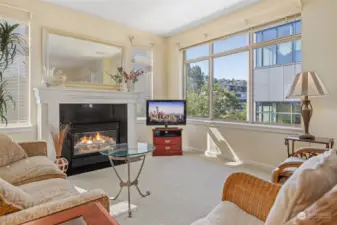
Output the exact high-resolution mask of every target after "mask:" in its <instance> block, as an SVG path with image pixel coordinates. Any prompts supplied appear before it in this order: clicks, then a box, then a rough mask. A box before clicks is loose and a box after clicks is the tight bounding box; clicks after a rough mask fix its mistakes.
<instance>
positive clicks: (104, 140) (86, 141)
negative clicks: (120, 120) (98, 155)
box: [75, 132, 116, 153]
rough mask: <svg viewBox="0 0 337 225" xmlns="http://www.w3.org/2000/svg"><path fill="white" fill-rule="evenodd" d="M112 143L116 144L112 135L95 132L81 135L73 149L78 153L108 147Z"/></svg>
mask: <svg viewBox="0 0 337 225" xmlns="http://www.w3.org/2000/svg"><path fill="white" fill-rule="evenodd" d="M113 144H116V142H115V140H114V138H113V137H109V136H104V135H102V134H100V133H99V132H97V133H96V135H89V136H83V137H81V138H80V139H79V141H78V142H77V143H76V144H75V149H76V150H77V151H78V152H79V153H90V152H95V151H102V150H106V149H110V148H111V145H113Z"/></svg>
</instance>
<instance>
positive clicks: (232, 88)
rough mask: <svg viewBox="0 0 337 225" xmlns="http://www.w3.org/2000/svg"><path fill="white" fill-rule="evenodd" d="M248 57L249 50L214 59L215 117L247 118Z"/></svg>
mask: <svg viewBox="0 0 337 225" xmlns="http://www.w3.org/2000/svg"><path fill="white" fill-rule="evenodd" d="M248 58H249V52H240V53H237V54H233V55H227V56H222V57H218V58H215V59H214V66H213V68H214V78H213V96H214V97H213V99H214V101H213V102H214V106H213V108H214V109H213V112H214V118H216V119H230V120H246V105H247V82H248V76H249V69H248V68H249V65H248V64H249V60H248ZM238 63H240V64H241V66H237V64H238Z"/></svg>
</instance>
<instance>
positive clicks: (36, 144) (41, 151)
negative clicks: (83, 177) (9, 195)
mask: <svg viewBox="0 0 337 225" xmlns="http://www.w3.org/2000/svg"><path fill="white" fill-rule="evenodd" d="M2 137H3V136H2ZM3 138H4V137H3ZM1 144H2V143H0V145H1ZM18 144H19V146H21V148H22V149H23V150H24V151H25V155H24V156H23V157H22V158H21V159H20V160H15V162H12V163H10V164H8V165H5V166H0V178H2V179H4V180H6V181H7V182H8V183H10V184H13V185H16V186H18V185H23V184H27V183H31V182H35V181H41V180H46V179H51V178H66V174H64V173H63V172H62V171H61V170H60V169H59V168H58V167H57V165H56V164H55V163H54V162H53V161H52V160H51V159H49V158H48V157H47V143H46V142H45V141H33V142H23V143H18ZM0 147H1V149H3V148H5V147H4V146H0ZM11 151H15V150H12V149H11V150H6V151H2V152H1V153H0V154H7V158H10V157H11V156H13V155H17V153H15V152H11ZM1 157H2V158H5V157H6V156H5V155H1Z"/></svg>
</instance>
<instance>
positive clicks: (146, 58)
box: [131, 48, 153, 117]
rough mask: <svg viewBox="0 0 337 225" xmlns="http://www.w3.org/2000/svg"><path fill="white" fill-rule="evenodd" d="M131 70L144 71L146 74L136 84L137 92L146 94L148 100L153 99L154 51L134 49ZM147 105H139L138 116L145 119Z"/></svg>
mask: <svg viewBox="0 0 337 225" xmlns="http://www.w3.org/2000/svg"><path fill="white" fill-rule="evenodd" d="M131 69H135V70H142V71H144V72H145V73H144V74H143V75H142V76H139V77H138V81H137V82H136V84H135V91H136V92H142V93H144V94H145V98H146V99H152V80H153V73H152V50H151V49H145V48H133V49H132V61H131ZM145 111H146V105H145V104H144V103H142V104H138V105H137V116H138V117H145V113H146V112H145Z"/></svg>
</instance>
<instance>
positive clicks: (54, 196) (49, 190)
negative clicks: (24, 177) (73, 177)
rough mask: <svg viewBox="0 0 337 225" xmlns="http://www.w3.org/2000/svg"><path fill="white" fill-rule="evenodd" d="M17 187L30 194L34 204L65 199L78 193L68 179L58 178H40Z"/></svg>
mask: <svg viewBox="0 0 337 225" xmlns="http://www.w3.org/2000/svg"><path fill="white" fill-rule="evenodd" d="M19 187H20V189H22V190H23V191H24V192H26V193H28V194H29V195H31V196H32V198H33V199H34V205H40V204H43V203H46V202H50V201H55V200H59V199H65V198H68V197H71V196H74V195H77V194H78V192H77V191H76V189H75V188H74V186H73V185H72V184H71V182H70V181H69V180H65V179H60V178H56V179H48V180H42V181H38V182H33V183H29V184H24V185H21V186H19Z"/></svg>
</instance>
